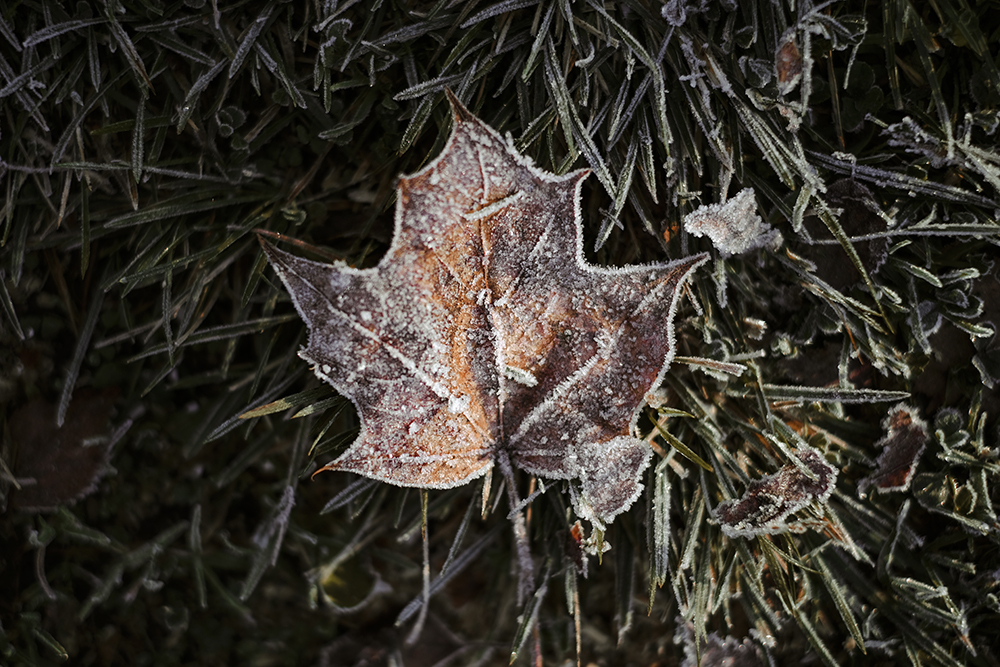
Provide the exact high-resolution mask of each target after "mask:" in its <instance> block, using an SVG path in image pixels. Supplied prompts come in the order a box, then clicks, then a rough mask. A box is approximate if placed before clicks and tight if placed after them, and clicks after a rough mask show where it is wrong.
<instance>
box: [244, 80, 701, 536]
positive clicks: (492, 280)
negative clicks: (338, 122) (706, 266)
mask: <svg viewBox="0 0 1000 667" xmlns="http://www.w3.org/2000/svg"><path fill="white" fill-rule="evenodd" d="M451 103H452V106H453V109H454V115H455V123H454V130H453V132H452V135H451V137H450V139H449V140H448V143H447V145H446V147H445V149H444V151H443V152H442V154H441V155H440V156H439V157H438V158H437V159H435V160H434V161H433V162H431V163H430V164H429V165H428V166H427V167H425V168H424V169H422V170H421V171H419V172H417V173H416V174H413V175H411V176H407V177H403V178H402V179H401V181H400V183H399V189H398V198H397V207H396V231H395V236H394V239H393V242H392V246H391V247H390V249H389V251H388V253H387V254H386V256H385V257H384V258H383V259H382V261H381V262H380V263H379V264H378V266H376V267H374V268H371V269H363V270H359V269H354V268H351V267H349V266H346V265H344V264H335V265H328V264H321V263H317V262H312V261H307V260H303V259H299V258H297V257H295V256H293V255H290V254H288V253H286V252H283V251H280V250H277V249H276V248H273V247H271V246H270V245H268V244H266V243H265V244H264V248H265V251H266V253H267V256H268V258H269V260H270V261H271V264H272V265H273V266H274V268H275V270H276V271H277V273H278V275H279V276H280V277H281V279H282V280H283V281H284V283H285V285H286V287H287V288H288V290H289V292H290V293H291V295H292V299H293V301H294V302H295V306H296V308H297V309H298V311H299V314H300V315H301V316H302V319H303V320H305V322H306V325H307V326H308V328H309V344H308V346H307V347H306V348H305V349H303V350H302V351H301V352H300V356H301V357H302V358H303V359H305V360H307V361H309V362H310V363H312V364H314V370H315V372H316V374H317V375H318V376H319V377H320V378H321V379H323V380H325V381H327V382H329V383H330V384H332V385H333V386H334V387H335V388H336V389H337V390H338V391H339V392H341V393H342V394H343V395H344V396H346V397H347V398H349V399H350V400H352V401H353V402H354V404H355V406H356V407H357V409H358V413H359V415H360V417H361V422H362V428H361V434H360V435H359V437H358V439H357V440H356V441H355V442H354V443H353V444H352V445H351V447H350V448H349V449H348V450H347V451H346V452H345V453H344V454H343V455H341V456H340V457H339V458H337V459H336V460H334V461H333V462H332V463H330V464H329V465H327V466H326V467H325V468H323V470H346V471H351V472H355V473H358V474H361V475H364V476H367V477H371V478H374V479H379V480H383V481H386V482H389V483H392V484H397V485H400V486H411V487H421V488H448V487H454V486H459V485H461V484H465V483H466V482H468V481H470V480H472V479H475V478H477V477H479V476H481V475H483V474H485V473H486V471H487V470H488V469H490V467H491V466H492V465H493V463H494V460H495V457H496V456H497V455H498V453H499V452H503V453H504V454H505V455H506V456H508V457H509V459H510V460H511V462H512V463H513V464H514V465H515V466H516V467H518V468H520V469H522V470H525V471H527V472H529V473H532V474H536V475H539V476H542V477H546V478H550V479H564V480H579V487H578V488H576V487H574V488H573V499H574V505H575V507H576V511H577V514H578V515H580V516H581V517H583V518H587V519H589V520H591V521H593V522H595V523H597V524H602V523H604V522H608V521H610V520H612V519H613V518H614V517H615V516H616V515H618V514H619V513H621V512H623V511H624V510H626V509H627V508H628V507H629V506H630V505H631V504H632V502H633V501H634V500H635V499H636V497H637V496H638V495H639V492H640V491H641V488H642V485H641V483H640V481H639V478H640V477H641V474H642V472H643V470H644V469H645V468H646V466H647V465H648V463H649V459H650V457H651V454H652V452H651V451H650V448H649V446H648V445H647V444H646V443H645V442H643V441H642V440H640V439H639V438H637V437H636V434H635V432H634V427H635V422H636V419H637V415H638V412H639V409H640V408H641V407H642V405H643V397H644V396H645V394H646V393H647V392H648V391H650V390H651V389H654V388H656V387H657V386H658V385H659V383H660V381H661V380H662V378H663V375H664V373H665V371H666V369H667V366H668V365H669V363H670V360H671V358H672V357H673V354H674V345H673V324H672V322H673V318H674V311H675V309H676V306H677V302H678V299H679V296H680V293H681V287H682V285H683V283H684V281H685V280H686V279H687V277H688V276H689V275H690V273H691V272H692V270H693V269H694V268H695V267H697V266H698V265H699V264H701V263H702V262H703V261H705V259H706V258H705V256H704V255H698V256H694V257H689V258H686V259H683V260H679V261H676V262H672V263H670V264H649V265H643V266H629V267H623V268H604V267H598V266H591V265H589V264H588V263H587V262H586V261H585V260H584V258H583V255H582V228H581V220H580V207H579V198H580V184H581V182H582V181H583V179H584V178H585V177H586V176H587V174H588V172H587V171H586V170H582V171H576V172H573V173H570V174H567V175H565V176H555V175H553V174H549V173H546V172H544V171H542V170H540V169H537V168H535V167H534V166H533V165H532V163H531V161H530V160H529V159H527V158H525V157H523V156H522V155H520V154H519V153H517V151H516V150H515V149H514V148H513V146H512V145H511V144H510V142H509V141H508V140H505V139H504V138H503V137H501V136H500V134H499V133H497V132H496V131H494V130H493V129H492V128H490V127H488V126H487V125H485V124H484V123H482V122H481V121H480V120H478V119H477V118H476V117H474V116H473V115H472V114H471V113H470V112H469V111H468V110H466V109H465V108H464V107H462V106H461V104H459V103H458V101H457V100H456V99H455V98H454V97H453V96H452V97H451Z"/></svg>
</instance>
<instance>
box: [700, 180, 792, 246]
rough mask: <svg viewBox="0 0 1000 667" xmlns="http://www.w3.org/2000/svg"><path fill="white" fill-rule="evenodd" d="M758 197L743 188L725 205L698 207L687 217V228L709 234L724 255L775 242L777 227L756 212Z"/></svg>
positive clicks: (703, 234) (777, 233)
mask: <svg viewBox="0 0 1000 667" xmlns="http://www.w3.org/2000/svg"><path fill="white" fill-rule="evenodd" d="M756 211H757V199H756V198H755V197H754V193H753V190H752V189H751V188H744V189H743V190H740V191H739V193H737V195H736V196H735V197H733V198H732V199H730V200H729V201H727V202H725V203H723V204H710V205H708V206H699V207H698V208H696V209H695V210H694V211H692V212H691V213H688V214H687V215H686V216H684V229H685V230H687V232H688V233H689V234H694V235H695V236H708V238H709V239H710V240H711V241H712V245H714V246H715V247H716V248H718V249H719V252H720V253H721V254H722V256H723V257H729V256H730V255H741V254H743V253H745V252H749V251H751V250H756V249H757V248H763V247H764V246H767V245H770V244H772V243H775V242H776V241H777V240H778V239H780V238H781V235H780V233H779V232H778V230H776V229H771V226H770V225H769V224H767V223H766V222H764V221H763V220H762V219H761V217H760V216H759V215H757V212H756Z"/></svg>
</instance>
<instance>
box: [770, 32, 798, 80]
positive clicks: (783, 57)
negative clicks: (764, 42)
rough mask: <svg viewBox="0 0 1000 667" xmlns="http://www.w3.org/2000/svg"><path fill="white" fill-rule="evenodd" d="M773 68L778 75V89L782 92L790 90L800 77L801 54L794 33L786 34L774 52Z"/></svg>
mask: <svg viewBox="0 0 1000 667" xmlns="http://www.w3.org/2000/svg"><path fill="white" fill-rule="evenodd" d="M774 70H775V72H776V73H777V75H778V90H779V91H780V92H781V93H782V94H788V93H789V92H791V91H792V90H793V89H794V88H795V86H796V84H798V82H799V80H800V79H801V78H802V54H801V53H800V52H799V47H798V45H797V44H796V43H795V35H794V34H790V35H786V37H785V40H784V42H783V43H782V44H781V46H780V47H779V48H778V50H777V52H776V53H775V54H774Z"/></svg>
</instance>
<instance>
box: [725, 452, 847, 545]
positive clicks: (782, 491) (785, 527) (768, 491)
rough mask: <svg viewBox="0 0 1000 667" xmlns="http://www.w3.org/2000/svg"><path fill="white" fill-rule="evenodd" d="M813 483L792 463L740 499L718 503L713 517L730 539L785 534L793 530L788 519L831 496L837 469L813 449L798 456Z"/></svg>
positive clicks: (749, 487) (753, 484)
mask: <svg viewBox="0 0 1000 667" xmlns="http://www.w3.org/2000/svg"><path fill="white" fill-rule="evenodd" d="M797 456H798V458H799V460H800V461H801V462H802V463H803V464H805V467H806V468H808V469H809V470H810V471H811V472H812V473H813V475H815V477H816V479H810V478H809V477H808V476H807V475H806V474H805V473H804V472H803V471H802V470H800V469H799V467H798V466H795V465H793V464H791V463H789V464H788V465H786V466H784V467H782V469H781V470H779V471H778V472H776V473H774V474H773V475H768V476H767V477H763V478H761V479H758V480H755V481H753V482H750V484H749V485H747V490H746V491H745V492H744V493H743V497H742V498H740V499H738V500H727V501H725V502H721V503H719V506H718V507H717V508H716V510H715V511H716V517H717V518H718V520H719V524H720V525H721V527H722V532H723V533H725V534H726V535H728V536H729V537H754V536H757V535H763V534H771V535H773V534H779V533H785V532H788V531H789V530H791V529H792V527H791V526H790V525H789V522H788V520H787V519H788V517H789V516H790V515H791V514H792V513H794V512H797V511H799V510H800V509H802V508H804V507H805V506H806V505H808V504H809V503H811V502H812V501H814V500H819V501H824V500H826V499H827V498H829V497H830V494H831V493H833V488H834V485H835V483H836V481H837V469H836V468H834V467H833V466H832V465H830V464H829V463H827V462H826V459H824V458H823V455H822V454H821V453H820V452H818V451H817V450H815V449H811V448H803V449H801V450H799V452H797Z"/></svg>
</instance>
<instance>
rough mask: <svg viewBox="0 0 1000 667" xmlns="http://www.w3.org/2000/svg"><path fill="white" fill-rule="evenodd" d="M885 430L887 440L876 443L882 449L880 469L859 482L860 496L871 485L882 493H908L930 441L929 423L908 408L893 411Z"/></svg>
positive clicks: (884, 438)
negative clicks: (918, 464)
mask: <svg viewBox="0 0 1000 667" xmlns="http://www.w3.org/2000/svg"><path fill="white" fill-rule="evenodd" d="M882 427H883V428H884V429H885V437H883V438H882V439H881V440H879V441H878V442H877V443H875V444H876V445H878V446H880V447H882V453H881V454H879V457H878V468H877V469H876V470H875V471H874V472H873V473H872V474H871V475H869V476H868V477H866V478H865V479H863V480H861V482H859V483H858V492H859V493H864V492H865V491H866V490H867V489H868V487H870V486H874V487H875V490H876V491H879V492H881V493H889V492H890V491H906V490H907V489H908V488H910V481H911V480H912V479H913V473H914V472H915V471H916V469H917V463H919V462H920V455H921V454H923V453H924V448H925V447H926V446H927V442H928V440H930V429H929V428H928V426H927V422H925V421H924V420H923V419H921V418H920V417H919V415H918V414H917V411H916V409H914V408H911V407H909V406H906V405H900V406H896V407H895V408H893V409H892V410H891V411H890V412H889V414H888V416H886V418H885V421H884V422H883V423H882Z"/></svg>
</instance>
